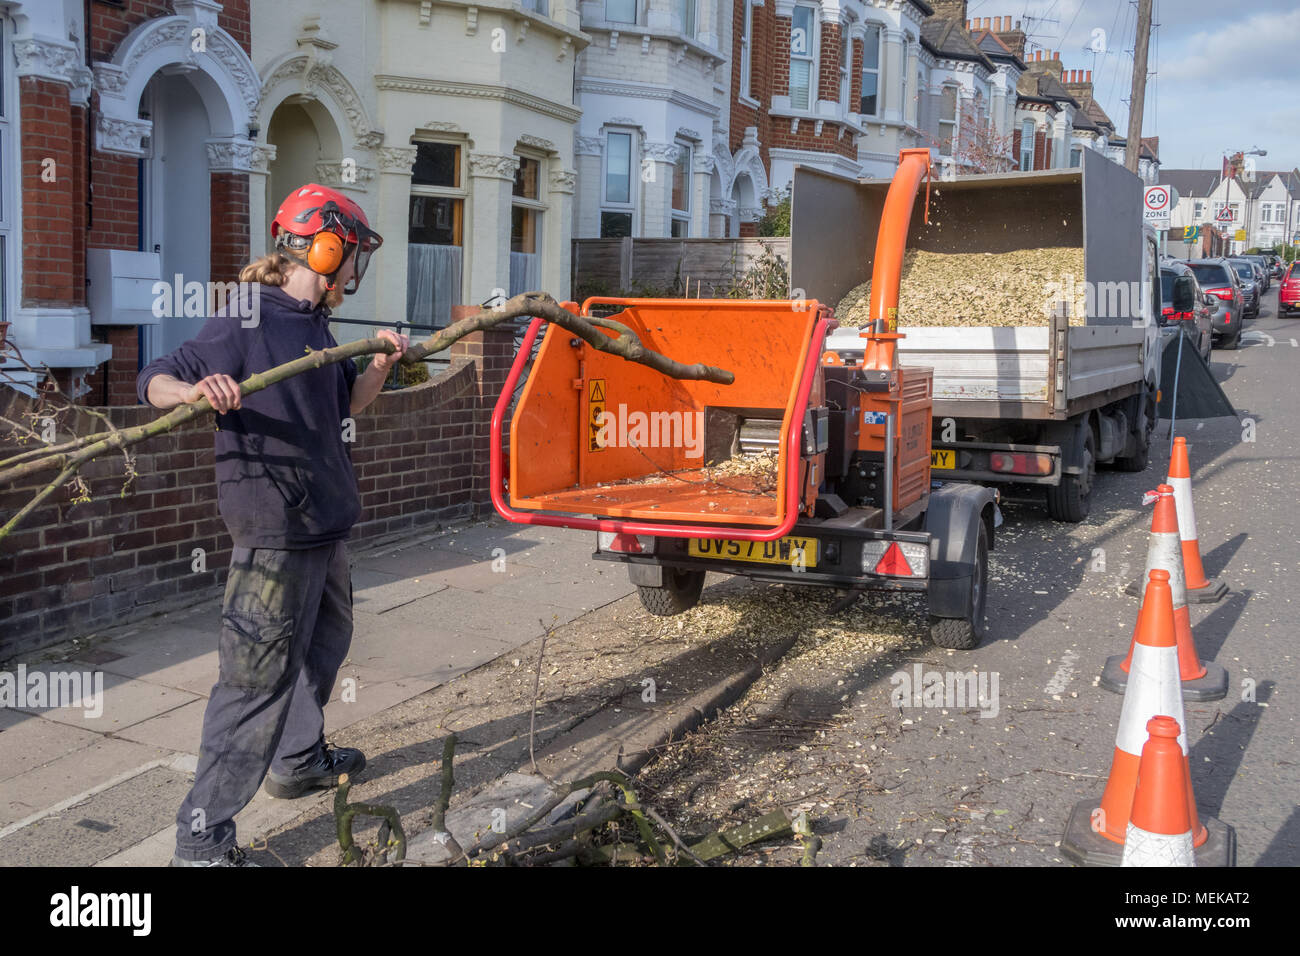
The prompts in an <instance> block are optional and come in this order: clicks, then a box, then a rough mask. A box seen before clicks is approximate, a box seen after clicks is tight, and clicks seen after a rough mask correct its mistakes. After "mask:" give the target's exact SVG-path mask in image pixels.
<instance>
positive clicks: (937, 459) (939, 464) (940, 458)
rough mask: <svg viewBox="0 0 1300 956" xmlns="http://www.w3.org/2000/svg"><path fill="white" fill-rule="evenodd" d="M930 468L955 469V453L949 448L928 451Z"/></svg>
mask: <svg viewBox="0 0 1300 956" xmlns="http://www.w3.org/2000/svg"><path fill="white" fill-rule="evenodd" d="M930 467H931V468H950V469H951V468H956V467H957V453H956V452H955V451H953V450H952V449H951V448H932V449H930Z"/></svg>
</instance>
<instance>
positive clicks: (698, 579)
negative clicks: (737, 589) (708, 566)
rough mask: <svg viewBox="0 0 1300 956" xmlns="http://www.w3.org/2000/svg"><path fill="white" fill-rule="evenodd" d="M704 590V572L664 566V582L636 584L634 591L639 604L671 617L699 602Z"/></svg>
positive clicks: (648, 609) (651, 611) (660, 614)
mask: <svg viewBox="0 0 1300 956" xmlns="http://www.w3.org/2000/svg"><path fill="white" fill-rule="evenodd" d="M703 590H704V572H703V571H691V570H688V569H684V568H664V583H663V584H662V585H661V586H659V587H652V586H651V585H647V584H638V585H637V586H636V593H637V594H638V595H639V596H640V598H641V606H642V607H644V608H645V609H646V610H647V611H649V612H650V613H651V614H657V615H658V616H659V617H672V616H673V615H674V614H681V613H682V612H683V611H689V610H690V609H691V608H693V607H695V605H697V604H699V603H700V592H701V591H703Z"/></svg>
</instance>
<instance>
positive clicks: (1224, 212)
mask: <svg viewBox="0 0 1300 956" xmlns="http://www.w3.org/2000/svg"><path fill="white" fill-rule="evenodd" d="M1235 218H1236V217H1235V216H1234V215H1233V212H1232V207H1231V206H1224V207H1223V208H1222V209H1220V210H1219V211H1218V212H1216V213H1215V214H1214V221H1215V222H1232V220H1233V219H1235Z"/></svg>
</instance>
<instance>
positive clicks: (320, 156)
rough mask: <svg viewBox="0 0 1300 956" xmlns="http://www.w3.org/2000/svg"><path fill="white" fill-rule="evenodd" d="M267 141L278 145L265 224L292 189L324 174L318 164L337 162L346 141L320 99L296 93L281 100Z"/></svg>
mask: <svg viewBox="0 0 1300 956" xmlns="http://www.w3.org/2000/svg"><path fill="white" fill-rule="evenodd" d="M266 142H267V144H268V145H270V146H274V147H275V159H274V160H272V161H271V163H270V164H269V165H268V167H267V169H268V172H269V175H268V177H267V186H266V228H267V230H268V235H269V231H270V228H271V220H273V219H274V218H275V213H276V210H277V209H279V208H280V203H281V202H282V201H283V200H284V197H285V196H287V195H289V193H290V192H291V191H292V190H294V189H296V188H298V187H299V186H301V185H303V183H314V182H320V181H321V180H322V179H323V178H328V177H322V175H321V173H320V172H318V170H317V164H318V163H321V162H325V161H329V162H332V163H338V162H339V161H340V160H342V158H343V143H342V140H341V139H340V137H339V131H338V128H337V127H336V126H335V125H334V119H333V117H331V116H330V114H329V112H328V111H327V110H326V109H325V108H324V107H323V106H322V105H321V104H320V102H319V101H317V100H314V99H310V98H308V97H302V96H296V97H290V98H289V99H286V100H284V101H283V102H281V103H280V104H279V105H278V106H277V107H276V108H275V111H274V112H273V113H272V114H271V120H270V122H269V123H267V127H266Z"/></svg>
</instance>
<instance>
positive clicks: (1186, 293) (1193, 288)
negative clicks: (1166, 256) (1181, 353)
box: [1160, 262, 1217, 360]
mask: <svg viewBox="0 0 1300 956" xmlns="http://www.w3.org/2000/svg"><path fill="white" fill-rule="evenodd" d="M1160 295H1161V299H1162V302H1161V314H1160V324H1161V325H1162V326H1173V325H1177V326H1181V327H1182V328H1183V331H1184V332H1185V333H1186V334H1187V335H1189V336H1190V337H1191V339H1192V341H1193V342H1194V343H1195V344H1196V350H1197V351H1198V352H1200V353H1201V358H1204V359H1207V360H1208V359H1209V357H1210V349H1211V348H1212V347H1213V343H1214V330H1213V328H1212V325H1211V317H1212V316H1213V315H1214V308H1215V307H1214V305H1213V304H1212V303H1211V301H1210V300H1211V299H1212V298H1213V297H1212V296H1207V295H1206V294H1205V292H1204V291H1202V289H1201V284H1200V283H1199V282H1197V281H1196V273H1195V272H1193V271H1192V270H1191V269H1189V268H1188V267H1187V266H1186V265H1184V264H1183V263H1181V262H1162V263H1161V264H1160ZM1215 301H1217V300H1215Z"/></svg>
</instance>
